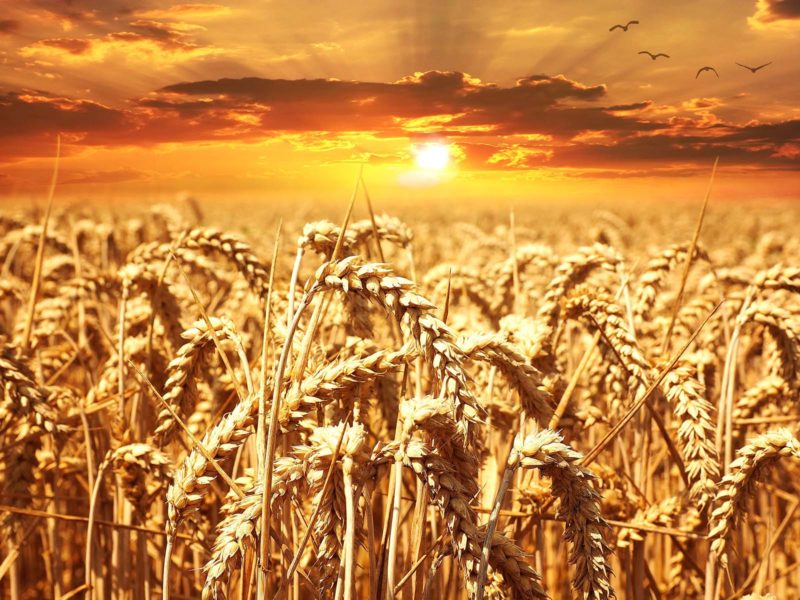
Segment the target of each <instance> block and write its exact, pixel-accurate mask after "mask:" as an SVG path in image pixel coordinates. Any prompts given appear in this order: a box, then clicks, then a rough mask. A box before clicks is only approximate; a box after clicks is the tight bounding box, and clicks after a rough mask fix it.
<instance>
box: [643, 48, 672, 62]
mask: <svg viewBox="0 0 800 600" xmlns="http://www.w3.org/2000/svg"><path fill="white" fill-rule="evenodd" d="M639 54H647V56H649V57H650V58H651V59H653V60H655V59H657V58H658V57H659V56H663V57H664V58H669V54H664V53H663V52H659V53H658V54H653V53H652V52H648V51H647V50H642V51H641V52H639Z"/></svg>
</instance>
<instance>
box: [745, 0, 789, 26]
mask: <svg viewBox="0 0 800 600" xmlns="http://www.w3.org/2000/svg"><path fill="white" fill-rule="evenodd" d="M756 11H757V12H756V14H757V18H758V19H759V20H760V21H762V22H764V23H769V22H772V21H779V20H783V19H800V0H759V2H758V3H757V4H756Z"/></svg>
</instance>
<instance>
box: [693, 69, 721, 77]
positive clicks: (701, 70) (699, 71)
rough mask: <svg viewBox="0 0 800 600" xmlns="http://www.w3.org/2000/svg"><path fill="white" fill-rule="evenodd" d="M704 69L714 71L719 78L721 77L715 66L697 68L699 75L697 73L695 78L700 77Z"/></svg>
mask: <svg viewBox="0 0 800 600" xmlns="http://www.w3.org/2000/svg"><path fill="white" fill-rule="evenodd" d="M703 71H713V72H714V75H716V76H717V79H719V73H717V70H716V69H715V68H714V67H700V68H699V69H697V75H695V76H694V78H695V79H697V78H698V77H700V73H702V72H703Z"/></svg>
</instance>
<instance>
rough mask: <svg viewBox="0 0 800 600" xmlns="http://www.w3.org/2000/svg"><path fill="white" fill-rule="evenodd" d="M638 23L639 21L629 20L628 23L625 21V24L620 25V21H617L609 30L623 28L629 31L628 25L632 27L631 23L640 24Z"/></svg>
mask: <svg viewBox="0 0 800 600" xmlns="http://www.w3.org/2000/svg"><path fill="white" fill-rule="evenodd" d="M638 24H639V21H628V22H627V23H625V25H620V24H619V23H617V24H616V25H614V26H613V27H611V28H610V29H609V31H614V30H615V29H622V31H628V27H630V26H631V25H638Z"/></svg>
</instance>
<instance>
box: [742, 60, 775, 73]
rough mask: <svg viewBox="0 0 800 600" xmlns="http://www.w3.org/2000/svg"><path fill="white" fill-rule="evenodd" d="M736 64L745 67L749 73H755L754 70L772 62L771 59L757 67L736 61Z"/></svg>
mask: <svg viewBox="0 0 800 600" xmlns="http://www.w3.org/2000/svg"><path fill="white" fill-rule="evenodd" d="M736 64H737V65H739V66H740V67H742V68H743V69H747V70H748V71H750V72H751V73H755V72H756V71H758V70H759V69H763V68H764V67H766V66H767V65H771V64H772V61H769V62H768V63H764V64H763V65H760V66H758V67H748V66H747V65H743V64H742V63H738V62H737V63H736Z"/></svg>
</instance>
